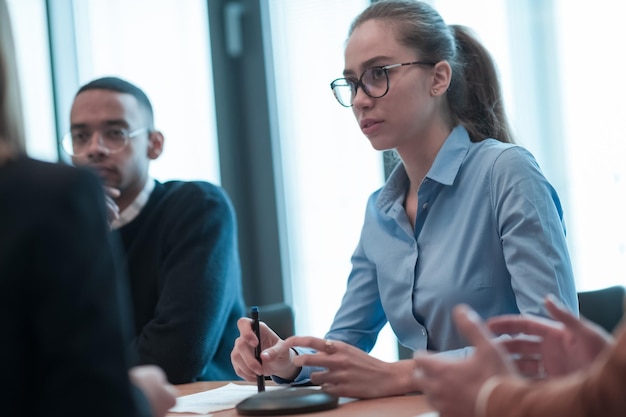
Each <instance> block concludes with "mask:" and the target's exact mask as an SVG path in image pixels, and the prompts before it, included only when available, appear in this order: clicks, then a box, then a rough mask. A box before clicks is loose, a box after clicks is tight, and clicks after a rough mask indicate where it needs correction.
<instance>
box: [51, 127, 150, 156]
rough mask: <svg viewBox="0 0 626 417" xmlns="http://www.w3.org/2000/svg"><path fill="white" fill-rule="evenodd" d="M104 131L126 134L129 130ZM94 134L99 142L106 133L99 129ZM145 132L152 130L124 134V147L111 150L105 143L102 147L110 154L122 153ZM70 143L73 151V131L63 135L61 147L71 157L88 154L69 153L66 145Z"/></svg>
mask: <svg viewBox="0 0 626 417" xmlns="http://www.w3.org/2000/svg"><path fill="white" fill-rule="evenodd" d="M104 130H119V131H121V132H124V133H125V132H126V131H127V130H128V129H126V128H121V127H107V128H106V129H104ZM94 132H97V133H98V134H99V136H100V138H99V140H100V139H101V138H102V137H103V135H104V133H103V131H102V130H100V129H98V130H95V131H94ZM94 132H92V133H91V135H90V137H89V141H88V142H85V144H88V143H91V139H92V138H93V133H94ZM144 132H150V129H149V128H147V127H140V128H138V129H135V130H133V131H131V132H128V133H125V134H124V144H123V145H122V146H120V147H119V148H114V149H111V148H109V147H108V146H106V145H105V144H104V142H103V143H102V144H101V146H102V147H103V148H104V149H106V150H107V151H108V153H109V154H115V153H118V152H121V151H122V150H123V149H124V148H125V147H126V146H128V143H129V141H130V139H133V138H135V137H137V136H139V135H141V134H142V133H144ZM67 142H69V146H70V147H71V149H72V150H73V149H74V148H73V139H72V131H71V130H70V131H69V132H67V133H66V134H65V135H63V138H62V139H61V147H62V148H63V150H64V151H65V153H67V154H68V155H70V156H83V155H85V154H86V153H87V151H86V150H85V152H82V153H75V152H69V151H68V145H66V143H67Z"/></svg>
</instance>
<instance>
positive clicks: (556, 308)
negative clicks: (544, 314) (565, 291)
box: [545, 294, 582, 328]
mask: <svg viewBox="0 0 626 417" xmlns="http://www.w3.org/2000/svg"><path fill="white" fill-rule="evenodd" d="M545 306H546V308H547V309H548V312H549V313H550V315H551V316H552V317H553V318H554V319H555V320H558V321H560V322H561V323H563V324H565V326H567V327H569V328H579V327H581V326H582V323H581V322H580V320H579V319H578V317H576V316H575V315H574V314H573V313H572V312H571V311H570V310H568V309H567V307H565V305H563V303H561V302H560V301H559V300H558V299H557V298H556V297H555V296H554V295H552V294H550V295H548V296H547V297H546V300H545Z"/></svg>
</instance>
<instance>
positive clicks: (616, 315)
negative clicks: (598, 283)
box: [578, 285, 626, 333]
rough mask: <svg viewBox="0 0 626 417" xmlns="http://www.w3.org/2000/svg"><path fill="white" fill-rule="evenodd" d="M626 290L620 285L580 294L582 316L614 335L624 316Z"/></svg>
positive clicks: (579, 303) (579, 301) (579, 305)
mask: <svg viewBox="0 0 626 417" xmlns="http://www.w3.org/2000/svg"><path fill="white" fill-rule="evenodd" d="M625 296H626V288H625V287H623V286H620V285H616V286H613V287H608V288H602V289H599V290H593V291H584V292H579V293H578V307H579V309H580V315H581V316H584V317H586V318H587V319H589V320H591V321H592V322H594V323H596V324H598V325H600V326H602V327H603V328H604V329H605V330H606V331H607V332H610V333H612V332H613V330H614V329H615V328H616V327H617V325H618V324H619V322H620V320H621V319H622V316H623V315H624V297H625Z"/></svg>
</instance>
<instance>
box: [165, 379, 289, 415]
mask: <svg viewBox="0 0 626 417" xmlns="http://www.w3.org/2000/svg"><path fill="white" fill-rule="evenodd" d="M288 386H289V385H287V387H288ZM283 388H285V387H283V386H271V385H270V386H266V387H265V389H266V390H268V391H270V390H274V389H283ZM257 392H258V391H257V387H256V385H237V384H233V383H229V384H227V385H224V386H223V387H220V388H216V389H212V390H208V391H203V392H198V393H196V394H190V395H185V396H183V397H178V398H177V399H176V405H175V406H174V407H172V408H171V409H170V412H171V413H196V414H208V413H211V412H215V411H221V410H227V409H229V408H235V406H236V405H237V404H239V402H241V401H243V400H245V399H246V398H248V397H250V396H252V395H254V394H256V393H257Z"/></svg>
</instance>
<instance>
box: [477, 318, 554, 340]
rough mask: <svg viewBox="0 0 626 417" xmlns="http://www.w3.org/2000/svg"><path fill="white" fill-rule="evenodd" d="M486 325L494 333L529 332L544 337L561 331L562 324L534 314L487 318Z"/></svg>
mask: <svg viewBox="0 0 626 417" xmlns="http://www.w3.org/2000/svg"><path fill="white" fill-rule="evenodd" d="M487 326H488V327H489V329H490V330H491V331H492V332H493V333H495V334H519V333H524V334H529V335H536V336H541V337H545V336H547V335H549V334H550V333H554V331H561V330H562V329H563V324H561V323H559V322H557V321H554V320H550V319H546V318H543V317H536V316H521V315H505V316H496V317H492V318H490V319H489V320H487Z"/></svg>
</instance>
